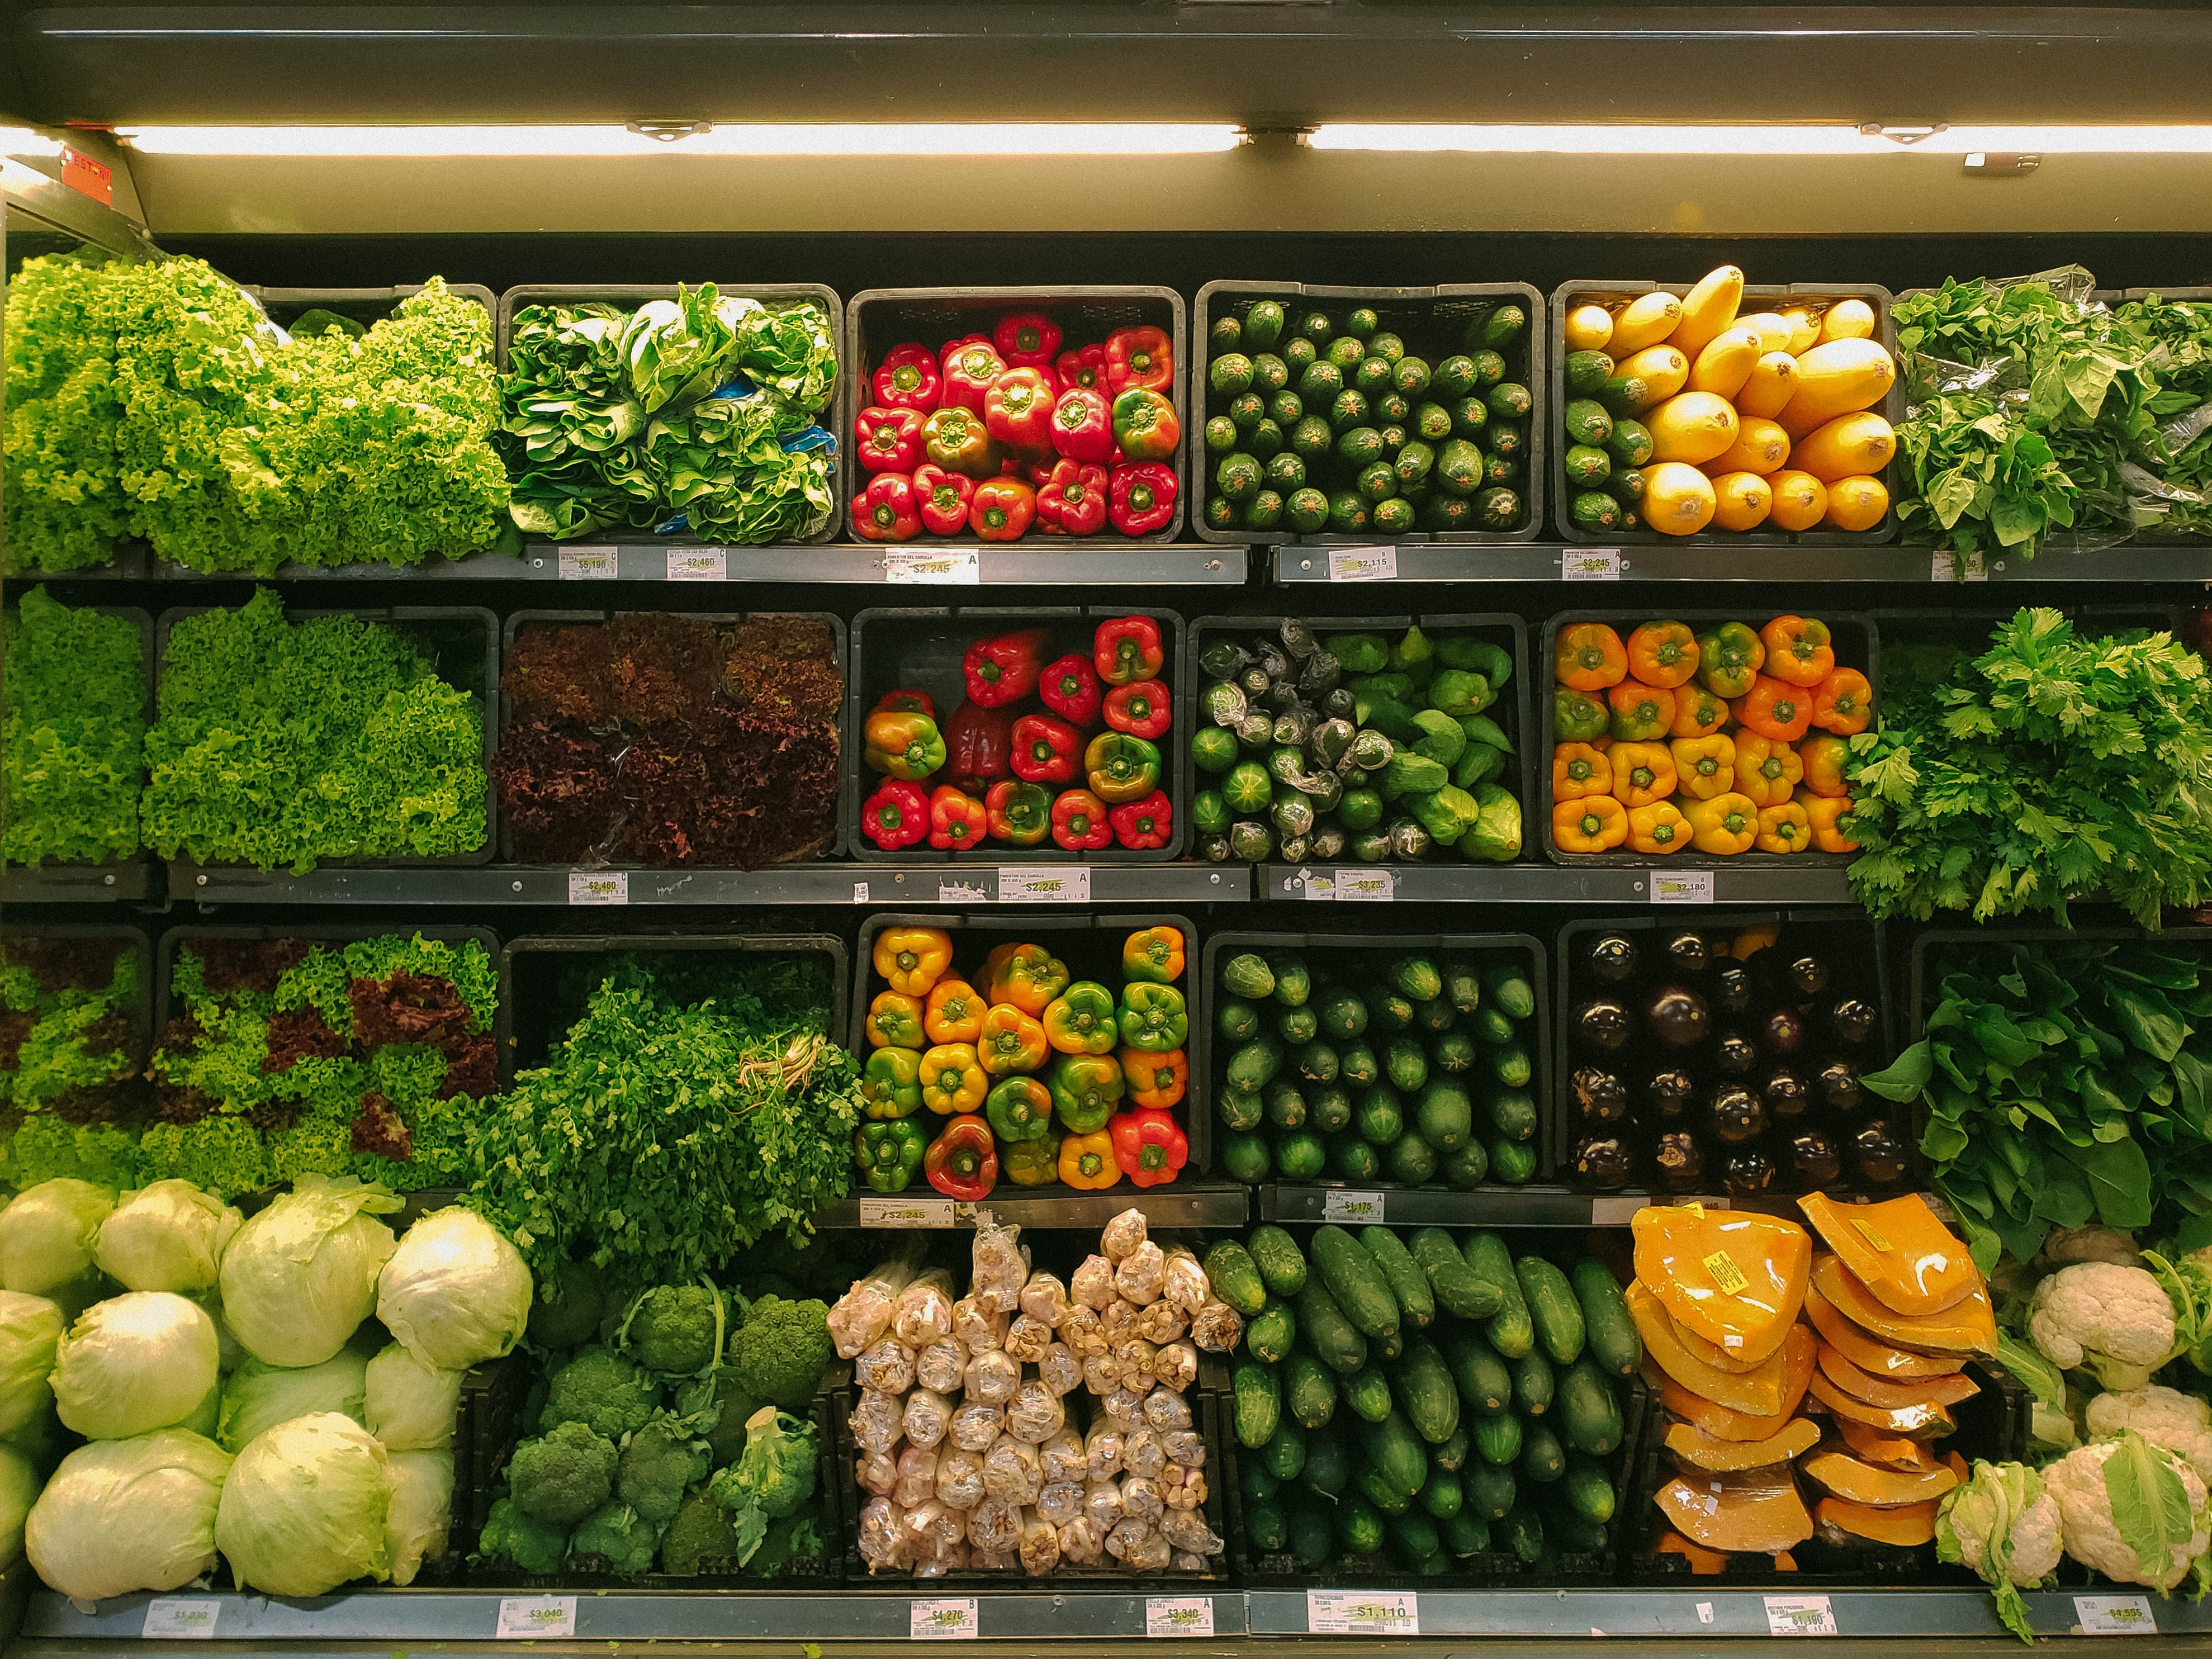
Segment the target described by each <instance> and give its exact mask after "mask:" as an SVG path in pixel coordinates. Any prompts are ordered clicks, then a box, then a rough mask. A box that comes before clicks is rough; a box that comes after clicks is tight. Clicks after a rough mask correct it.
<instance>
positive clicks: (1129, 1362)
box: [1114, 1336, 1159, 1395]
mask: <svg viewBox="0 0 2212 1659" xmlns="http://www.w3.org/2000/svg"><path fill="white" fill-rule="evenodd" d="M1158 1352H1159V1349H1158V1346H1155V1345H1154V1344H1152V1343H1150V1342H1147V1341H1146V1340H1145V1339H1144V1338H1143V1337H1141V1336H1125V1337H1123V1338H1122V1339H1121V1340H1120V1341H1119V1342H1116V1343H1115V1345H1114V1366H1115V1376H1114V1382H1115V1385H1116V1386H1118V1387H1121V1388H1124V1389H1127V1390H1128V1391H1129V1392H1130V1393H1131V1394H1133V1395H1142V1394H1143V1393H1144V1392H1145V1390H1146V1389H1149V1388H1151V1387H1152V1358H1153V1356H1154V1355H1156V1354H1158Z"/></svg>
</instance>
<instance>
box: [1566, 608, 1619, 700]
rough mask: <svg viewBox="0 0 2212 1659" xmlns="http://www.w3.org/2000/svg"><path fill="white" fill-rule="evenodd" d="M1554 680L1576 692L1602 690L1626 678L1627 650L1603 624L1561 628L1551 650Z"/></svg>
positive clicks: (1575, 625)
mask: <svg viewBox="0 0 2212 1659" xmlns="http://www.w3.org/2000/svg"><path fill="white" fill-rule="evenodd" d="M1552 670H1553V678H1556V679H1557V680H1558V681H1559V684H1561V685H1565V686H1569V687H1571V688H1572V689H1573V690H1577V691H1602V690H1605V689H1606V687H1607V686H1609V685H1618V684H1620V683H1621V681H1622V680H1624V679H1626V678H1627V677H1628V647H1626V646H1624V645H1623V644H1621V642H1620V635H1618V634H1616V633H1614V632H1613V630H1612V629H1610V628H1607V626H1606V625H1605V624H1604V623H1574V624H1573V625H1572V626H1571V627H1567V628H1562V629H1560V630H1559V637H1558V639H1557V640H1556V641H1554V642H1553V647H1552Z"/></svg>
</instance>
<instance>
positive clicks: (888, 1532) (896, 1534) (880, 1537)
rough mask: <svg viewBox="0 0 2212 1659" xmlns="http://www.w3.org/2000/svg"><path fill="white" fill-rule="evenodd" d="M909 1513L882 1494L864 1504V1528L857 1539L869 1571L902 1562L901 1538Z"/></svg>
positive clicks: (862, 1526)
mask: <svg viewBox="0 0 2212 1659" xmlns="http://www.w3.org/2000/svg"><path fill="white" fill-rule="evenodd" d="M905 1514H906V1512H905V1510H902V1509H901V1508H900V1507H899V1506H898V1505H897V1504H893V1503H892V1502H891V1500H890V1498H886V1497H883V1496H881V1495H878V1496H877V1497H874V1498H870V1499H869V1500H868V1501H867V1502H866V1504H862V1505H861V1506H860V1528H859V1530H858V1532H857V1533H856V1534H855V1535H854V1546H855V1547H856V1548H857V1549H858V1550H859V1551H860V1559H861V1560H863V1561H865V1562H866V1563H867V1564H868V1571H871V1572H873V1571H876V1570H877V1569H878V1567H890V1566H896V1565H898V1563H899V1555H900V1551H899V1538H900V1534H902V1531H903V1530H904V1523H905Z"/></svg>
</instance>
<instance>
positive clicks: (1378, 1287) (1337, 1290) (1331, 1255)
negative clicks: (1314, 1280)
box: [1310, 1226, 1398, 1340]
mask: <svg viewBox="0 0 2212 1659" xmlns="http://www.w3.org/2000/svg"><path fill="white" fill-rule="evenodd" d="M1310 1248H1311V1249H1312V1251H1313V1263H1314V1266H1315V1267H1316V1268H1317V1269H1318V1270H1319V1271H1320V1273H1321V1278H1322V1284H1324V1285H1327V1286H1328V1293H1329V1295H1330V1296H1331V1297H1334V1298H1335V1301H1336V1305H1337V1306H1338V1307H1340V1308H1341V1309H1343V1310H1344V1316H1345V1317H1346V1319H1348V1320H1350V1321H1351V1322H1352V1325H1353V1327H1354V1328H1356V1329H1357V1330H1358V1331H1359V1332H1360V1334H1362V1335H1364V1336H1371V1337H1375V1338H1376V1339H1378V1340H1379V1339H1383V1338H1389V1337H1395V1335H1397V1334H1398V1299H1397V1298H1396V1297H1394V1296H1392V1295H1391V1294H1390V1285H1389V1281H1388V1280H1386V1279H1384V1278H1383V1270H1382V1269H1381V1268H1380V1267H1376V1265H1375V1258H1374V1257H1373V1256H1371V1255H1368V1254H1367V1252H1366V1251H1364V1250H1363V1249H1360V1248H1359V1241H1358V1239H1356V1238H1354V1237H1352V1235H1351V1234H1350V1233H1348V1232H1346V1231H1345V1230H1344V1229H1343V1228H1341V1227H1336V1226H1323V1227H1317V1228H1316V1229H1315V1230H1314V1236H1313V1243H1312V1245H1311V1247H1310Z"/></svg>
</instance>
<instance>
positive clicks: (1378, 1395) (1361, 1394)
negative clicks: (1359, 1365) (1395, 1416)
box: [1344, 1370, 1395, 1423]
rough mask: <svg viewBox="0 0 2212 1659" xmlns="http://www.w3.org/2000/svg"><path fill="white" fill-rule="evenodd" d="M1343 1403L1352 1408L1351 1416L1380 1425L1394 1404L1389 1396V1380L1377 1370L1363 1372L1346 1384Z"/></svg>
mask: <svg viewBox="0 0 2212 1659" xmlns="http://www.w3.org/2000/svg"><path fill="white" fill-rule="evenodd" d="M1344 1403H1345V1404H1346V1405H1347V1406H1349V1407H1352V1415H1353V1416H1355V1417H1358V1418H1361V1419H1364V1420H1365V1421H1367V1422H1370V1423H1380V1422H1381V1421H1382V1420H1383V1419H1384V1418H1386V1417H1388V1416H1389V1415H1390V1412H1391V1408H1392V1407H1393V1405H1394V1404H1395V1401H1393V1400H1392V1398H1391V1395H1390V1383H1389V1379H1388V1378H1387V1377H1385V1376H1383V1373H1382V1372H1380V1371H1378V1370H1364V1371H1361V1372H1359V1373H1358V1375H1356V1376H1352V1377H1351V1378H1350V1379H1348V1380H1347V1381H1346V1383H1345V1385H1344Z"/></svg>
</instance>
